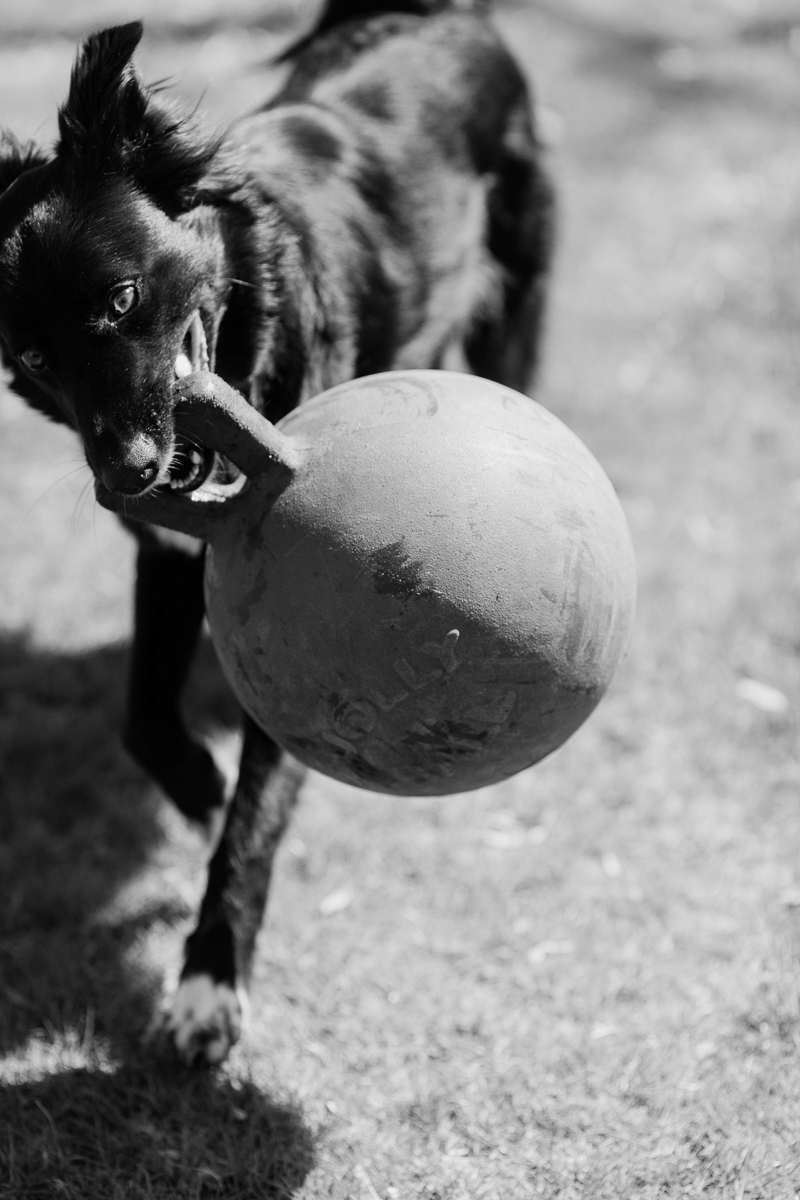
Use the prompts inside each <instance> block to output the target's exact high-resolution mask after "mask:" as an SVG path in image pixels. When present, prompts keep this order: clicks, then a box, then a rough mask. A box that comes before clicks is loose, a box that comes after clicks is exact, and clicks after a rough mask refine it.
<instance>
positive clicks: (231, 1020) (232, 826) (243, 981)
mask: <svg viewBox="0 0 800 1200" xmlns="http://www.w3.org/2000/svg"><path fill="white" fill-rule="evenodd" d="M303 775H304V770H303V768H302V767H301V766H300V764H299V763H297V762H296V761H295V760H294V759H292V758H291V757H289V756H288V755H286V754H284V753H283V752H282V751H281V750H280V749H279V748H278V747H277V746H276V745H275V743H274V742H273V741H272V740H271V739H270V738H269V737H268V736H267V735H266V734H265V733H263V732H262V731H261V730H260V729H259V728H258V727H257V726H256V725H255V724H254V723H253V722H252V721H250V720H249V719H248V718H245V730H244V744H243V747H242V762H241V767H240V772H239V782H238V784H237V785H236V791H235V793H234V796H233V800H232V802H231V806H230V809H229V811H228V815H227V820H226V823H225V829H224V831H223V834H222V838H221V840H220V843H219V846H218V847H217V850H216V852H215V854H214V856H213V858H212V859H211V863H210V864H209V872H208V886H207V890H206V895H205V898H204V900H203V904H202V907H201V909H200V917H199V920H198V923H197V928H196V929H195V931H194V933H192V934H191V936H190V937H189V938H188V940H187V943H186V961H185V965H184V968H183V972H182V975H181V982H180V986H179V988H178V991H177V994H176V996H175V998H174V1001H173V1005H172V1012H171V1014H170V1017H169V1020H168V1023H167V1029H168V1031H169V1033H170V1034H171V1035H172V1038H173V1040H174V1042H175V1046H176V1048H177V1051H178V1053H179V1055H180V1057H181V1058H182V1059H183V1060H184V1062H186V1063H187V1064H189V1065H194V1064H201V1065H202V1064H213V1063H218V1062H221V1061H222V1060H223V1059H224V1058H225V1057H226V1055H227V1053H228V1051H229V1050H230V1048H231V1046H232V1045H233V1043H234V1042H235V1041H236V1040H237V1039H238V1037H239V1034H240V1033H241V1029H242V1022H243V1020H244V1017H245V1013H246V1006H247V1000H246V993H245V990H244V989H245V988H246V986H247V984H248V983H249V978H250V969H251V966H252V961H253V952H254V949H255V943H256V936H257V934H258V930H259V928H260V926H261V921H262V918H263V915H264V907H265V905H266V901H267V892H268V889H269V882H270V877H271V875H272V862H273V858H274V855H275V851H276V850H277V848H278V844H279V842H280V839H281V836H282V834H283V832H284V830H285V828H286V825H287V823H288V820H289V816H290V814H291V811H292V809H293V807H294V804H295V801H296V799H297V792H298V789H299V787H300V784H301V782H302V780H303Z"/></svg>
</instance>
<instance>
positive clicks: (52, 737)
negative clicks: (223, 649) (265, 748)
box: [0, 638, 312, 1200]
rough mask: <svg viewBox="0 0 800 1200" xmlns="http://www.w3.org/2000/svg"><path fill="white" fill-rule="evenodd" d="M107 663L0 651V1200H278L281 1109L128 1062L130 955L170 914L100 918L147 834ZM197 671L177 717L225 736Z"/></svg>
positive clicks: (148, 797)
mask: <svg viewBox="0 0 800 1200" xmlns="http://www.w3.org/2000/svg"><path fill="white" fill-rule="evenodd" d="M125 657H126V654H125V651H124V650H123V649H120V648H103V649H100V650H95V651H91V652H88V653H86V654H76V655H68V654H59V653H50V652H41V651H39V650H35V649H33V648H31V647H30V646H29V645H28V644H27V643H26V642H25V640H24V639H22V638H5V639H2V638H0V779H2V784H1V785H0V786H1V787H2V793H1V796H2V798H1V799H0V1054H2V1056H3V1059H4V1062H3V1063H0V1130H2V1135H0V1197H4V1198H5V1197H12V1196H13V1197H14V1200H28V1198H29V1197H30V1198H33V1197H39V1196H42V1197H44V1196H53V1195H59V1196H66V1197H70V1196H75V1197H79V1196H80V1197H81V1200H84V1198H86V1197H94V1196H103V1197H109V1198H111V1197H115V1196H125V1197H139V1196H141V1197H145V1196H146V1197H161V1196H164V1197H167V1196H169V1197H173V1196H175V1197H178V1196H191V1197H197V1196H205V1195H209V1196H211V1195H222V1196H236V1197H250V1196H252V1197H256V1196H258V1197H259V1198H261V1197H276V1198H277V1197H290V1196H292V1195H293V1194H294V1192H295V1191H296V1190H297V1188H298V1187H299V1186H300V1185H301V1183H302V1180H303V1178H304V1177H305V1175H306V1173H307V1172H308V1170H309V1168H310V1165H311V1159H312V1139H311V1134H310V1133H309V1131H308V1130H307V1128H306V1127H305V1126H304V1124H303V1122H302V1120H301V1119H300V1117H299V1116H298V1115H297V1114H296V1113H295V1112H294V1111H293V1110H292V1109H291V1108H288V1107H286V1106H283V1105H280V1104H277V1103H275V1102H273V1101H272V1100H271V1099H270V1098H269V1097H266V1096H263V1095H261V1094H260V1093H259V1092H258V1090H257V1089H256V1088H254V1087H252V1086H251V1085H249V1084H244V1085H240V1084H237V1083H236V1082H235V1081H233V1080H231V1079H229V1078H225V1077H223V1076H222V1075H203V1074H200V1075H198V1074H196V1073H192V1072H188V1071H184V1070H183V1069H182V1068H179V1067H178V1066H177V1065H174V1064H171V1063H166V1062H160V1061H158V1060H157V1058H156V1057H155V1055H154V1054H152V1055H151V1054H150V1053H144V1052H143V1050H142V1043H141V1034H142V1033H143V1031H144V1030H145V1029H146V1027H147V1026H148V1024H149V1023H150V1020H151V1018H152V1014H153V1012H154V1009H155V1008H156V1005H157V1002H158V997H159V993H160V988H161V980H160V979H159V978H158V977H157V973H156V972H150V973H148V971H147V969H146V968H141V967H139V966H136V965H133V963H132V959H131V952H132V951H134V957H138V958H141V955H137V954H136V953H135V952H136V946H137V943H139V942H141V940H142V939H144V938H146V937H147V936H148V934H149V933H150V931H151V930H152V928H153V927H154V926H157V925H160V926H161V928H162V930H163V927H164V925H169V924H170V923H174V922H176V921H183V920H184V919H185V917H186V916H187V915H188V911H187V908H186V906H185V903H184V902H183V901H182V900H180V899H179V898H174V897H173V894H172V893H171V892H170V891H169V889H167V888H166V887H165V888H164V891H163V894H161V893H160V892H159V891H158V889H156V894H152V885H151V890H150V892H148V894H147V895H146V896H145V897H144V903H142V898H141V897H139V899H138V902H137V904H136V906H135V910H134V911H133V912H132V913H131V912H127V913H126V912H125V911H124V906H123V907H122V908H120V907H119V906H118V905H117V906H115V904H114V901H115V898H116V897H117V896H118V894H119V892H120V890H121V889H122V888H123V887H124V885H126V884H129V883H131V882H132V881H134V880H135V879H136V876H137V875H138V874H139V873H141V872H142V871H143V870H144V868H145V867H146V865H147V863H148V861H149V860H150V858H151V856H152V855H153V853H154V852H155V851H156V850H157V848H158V846H159V844H160V842H161V840H162V836H163V835H162V827H161V824H160V822H159V819H158V808H159V805H160V804H161V800H160V798H159V797H158V795H157V793H156V792H155V790H154V789H153V788H152V787H151V786H150V785H149V783H148V781H147V780H146V779H145V777H144V776H143V775H142V774H141V773H140V772H138V771H137V769H136V768H135V767H134V766H133V764H132V763H130V762H129V760H128V759H127V757H126V756H125V754H124V752H123V751H122V749H121V748H120V746H119V739H118V730H119V726H120V722H121V715H122V706H123V688H124V678H125ZM201 659H202V665H201V668H200V670H199V671H198V672H197V678H196V680H195V681H194V682H195V689H194V690H195V693H196V695H197V697H198V699H196V701H195V703H194V705H193V708H194V709H195V710H196V712H195V713H194V714H193V715H195V717H196V716H200V718H201V721H202V723H204V724H206V725H208V724H209V723H216V724H219V723H220V722H223V723H229V722H230V721H231V720H232V719H233V718H234V715H235V709H234V708H233V706H232V704H231V702H230V700H229V698H228V694H227V690H226V689H224V687H223V686H222V685H221V684H220V682H219V677H218V674H217V672H216V670H215V667H214V664H213V658H212V656H211V654H210V653H209V652H208V651H207V650H206V653H205V654H204V655H203V656H201ZM133 886H135V884H134V885H133ZM98 1048H99V1049H98Z"/></svg>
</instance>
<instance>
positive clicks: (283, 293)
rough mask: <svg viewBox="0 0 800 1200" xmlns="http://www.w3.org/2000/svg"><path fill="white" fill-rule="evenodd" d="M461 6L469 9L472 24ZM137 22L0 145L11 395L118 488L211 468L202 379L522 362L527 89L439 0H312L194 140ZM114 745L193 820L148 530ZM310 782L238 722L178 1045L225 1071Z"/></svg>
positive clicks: (305, 393)
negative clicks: (119, 734)
mask: <svg viewBox="0 0 800 1200" xmlns="http://www.w3.org/2000/svg"><path fill="white" fill-rule="evenodd" d="M474 7H477V6H474ZM141 32H142V30H141V25H140V24H130V25H124V26H121V27H119V28H114V29H109V30H106V31H105V32H102V33H99V34H96V35H95V36H93V37H91V38H89V40H88V41H87V42H86V43H85V45H84V46H83V48H82V51H81V53H80V55H79V57H78V59H77V62H76V64H75V67H74V70H73V74H72V81H71V86H70V91H69V97H68V99H67V101H66V103H65V105H64V106H63V108H62V109H61V111H60V113H59V134H60V136H59V141H58V144H57V145H56V147H55V150H54V152H53V153H52V154H47V153H45V152H43V151H41V150H39V149H37V148H35V147H33V146H21V145H20V144H19V143H17V142H15V141H14V140H13V139H12V138H10V137H7V138H6V139H5V140H4V141H3V142H2V143H0V350H2V357H3V362H4V364H5V366H6V367H7V369H8V370H9V371H10V373H11V386H12V387H13V388H14V390H15V391H16V392H18V393H19V394H20V395H21V396H23V397H24V398H25V399H26V400H27V401H29V402H30V403H31V404H32V405H34V406H35V407H36V408H38V409H40V410H41V411H42V412H43V413H45V414H46V415H47V416H48V417H51V418H52V419H54V420H56V421H63V422H67V423H68V424H69V425H71V426H72V427H73V428H75V429H76V430H77V431H78V433H79V434H80V436H81V438H82V440H83V444H84V447H85V453H86V458H87V460H88V462H89V464H90V466H91V468H92V470H93V471H94V473H95V475H96V477H97V479H98V480H99V481H100V483H101V484H102V485H103V486H104V487H105V488H106V489H108V491H110V492H111V493H114V494H116V495H117V496H125V497H136V496H139V495H141V494H143V493H144V492H146V491H148V490H150V489H152V488H155V487H163V488H173V489H177V490H183V491H187V490H191V489H193V488H195V487H198V486H199V485H200V484H202V483H203V482H204V481H205V480H206V479H207V478H208V477H209V475H210V474H211V473H212V472H215V471H225V470H226V469H227V468H226V465H225V463H224V461H223V462H220V460H219V459H218V458H215V456H214V455H213V454H211V452H209V451H205V450H204V449H203V448H202V447H200V448H197V447H191V446H189V445H187V444H185V443H183V442H182V441H181V440H180V438H179V437H177V436H176V433H175V425H174V409H175V389H174V386H173V385H174V383H175V380H176V377H177V378H181V377H183V376H185V375H188V374H190V373H191V372H193V371H194V370H198V369H211V370H213V371H215V372H216V373H217V374H219V375H221V376H222V377H223V378H224V379H226V380H227V381H228V382H229V383H231V384H232V385H234V386H235V387H236V388H238V389H239V390H240V391H242V392H243V393H244V395H245V396H246V397H247V398H248V399H249V400H250V402H251V403H252V404H254V405H256V406H257V407H258V408H260V409H262V410H263V411H265V412H266V413H267V414H268V415H269V417H270V418H271V419H272V420H277V419H279V418H280V417H281V416H282V415H284V414H285V413H286V412H288V411H289V410H290V409H291V408H292V407H293V406H294V405H296V404H298V403H301V402H302V401H303V400H304V399H305V398H307V397H309V396H311V395H314V394H315V393H317V392H320V391H322V390H323V389H325V388H328V387H330V386H332V385H333V384H337V383H341V382H343V381H346V380H347V379H350V378H352V377H354V376H357V375H362V374H367V373H370V372H374V371H385V370H389V369H392V368H400V367H434V368H436V367H448V368H457V369H464V370H469V371H472V372H474V373H476V374H480V375H483V376H486V377H487V378H491V379H497V380H500V381H501V382H503V383H507V384H509V385H511V386H512V387H516V388H518V389H523V390H524V388H525V387H526V386H527V385H528V382H529V378H530V375H531V372H532V369H533V367H534V365H535V359H536V350H537V341H538V335H539V326H540V316H541V310H542V303H543V295H544V287H545V277H546V272H547V265H548V258H549V253H550V243H551V209H552V205H551V194H550V189H549V186H548V183H547V179H546V176H545V174H544V173H543V171H542V168H541V163H540V152H539V148H538V145H537V142H536V140H535V137H534V134H533V131H532V124H531V114H530V107H529V100H528V95H527V91H526V86H525V82H524V80H523V78H522V75H521V73H520V71H519V69H518V68H517V66H516V65H515V63H514V61H513V60H512V59H511V57H510V56H509V54H508V53H507V51H506V50H505V49H504V48H503V46H502V44H501V43H500V42H499V40H498V38H497V36H496V34H495V33H494V32H493V31H492V29H491V27H490V26H489V24H488V23H487V22H486V21H485V20H484V19H483V17H482V16H481V15H479V14H478V13H476V12H466V11H462V9H458V10H456V9H455V8H453V7H451V6H450V5H449V4H448V3H446V0H442V2H437V0H394V2H393V0H330V2H329V3H328V4H327V7H326V8H325V10H324V13H323V16H322V18H321V20H320V22H319V23H318V25H317V27H316V29H315V30H314V32H313V33H312V34H310V35H308V36H307V37H305V38H303V40H302V41H301V42H300V43H298V44H297V45H296V46H295V47H294V48H293V49H292V50H290V51H289V52H288V53H287V54H286V55H285V56H284V57H285V58H286V59H287V60H288V61H289V62H290V64H291V70H290V73H289V76H288V80H287V82H286V83H285V84H284V86H283V88H282V90H281V91H280V94H279V95H277V96H276V97H275V98H274V99H273V100H271V101H270V102H269V103H268V104H267V105H265V107H264V108H262V109H260V110H259V111H258V112H256V113H255V114H253V115H252V116H250V117H248V118H247V119H245V120H242V121H240V122H239V123H237V124H236V125H235V126H234V127H233V128H232V129H230V130H229V131H228V132H227V133H226V134H225V135H224V136H221V137H218V138H210V137H207V136H203V135H201V134H200V133H198V132H197V130H196V129H194V128H193V127H192V126H191V125H190V124H189V123H188V122H187V121H186V120H185V119H184V118H181V117H179V116H176V115H175V114H174V113H173V112H172V111H171V110H170V109H168V108H167V107H166V106H165V105H164V104H163V103H162V102H161V101H158V100H156V99H155V98H154V97H153V94H152V93H151V92H150V91H148V90H147V89H146V88H145V87H143V85H142V84H141V83H140V81H139V79H138V78H137V76H136V74H135V72H134V70H133V68H132V66H131V57H132V55H133V52H134V50H135V48H136V45H137V43H138V41H139V39H140V37H141ZM134 532H135V534H136V536H137V538H138V543H139V544H138V577H137V583H136V605H135V634H134V640H133V650H132V664H131V676H130V691H129V702H128V715H127V721H126V726H125V734H124V736H125V744H126V746H127V747H128V749H129V750H130V751H131V752H132V754H133V755H134V756H135V757H136V758H137V759H138V761H139V762H140V763H141V764H143V766H145V767H146V768H147V770H148V771H150V772H151V774H152V775H153V776H154V777H155V778H156V779H157V780H158V782H159V783H160V784H161V786H162V787H163V788H164V790H165V791H166V792H167V794H168V795H169V796H170V797H171V798H172V799H173V800H174V802H175V803H176V804H177V805H178V807H179V808H180V810H181V811H182V812H183V813H185V814H186V816H187V817H190V818H194V819H195V820H198V821H202V822H205V823H206V824H208V825H211V824H212V823H213V818H214V817H215V816H217V817H219V816H221V814H222V813H223V812H224V800H225V795H224V793H225V785H224V781H223V777H222V775H221V773H220V771H219V770H218V768H217V766H216V765H215V763H214V760H213V759H212V757H211V755H210V754H209V752H208V751H207V750H206V749H205V747H203V746H202V745H201V744H200V743H199V742H198V741H196V740H193V739H192V737H191V736H190V735H189V734H188V733H187V731H186V729H185V727H184V724H183V721H182V719H181V716H180V705H179V701H180V694H181V690H182V687H183V683H184V681H185V678H186V674H187V670H188V667H189V663H190V659H191V657H192V653H193V650H194V647H195V644H196V641H197V637H198V634H199V631H200V626H201V622H202V619H203V599H202V588H201V580H202V573H203V555H202V546H201V545H199V544H197V543H193V542H192V541H191V540H190V539H188V538H183V539H182V538H181V537H180V535H176V534H170V533H167V532H166V531H163V530H159V529H157V528H152V527H144V526H139V527H137V528H136V529H135V530H134ZM300 781H301V771H300V768H299V767H298V766H297V764H295V763H294V761H293V760H291V759H289V758H288V757H287V756H284V755H282V754H281V752H280V751H279V749H278V747H277V746H275V745H274V743H273V742H272V741H271V740H270V739H269V738H268V737H267V736H266V735H265V734H264V733H263V732H262V731H261V730H259V729H258V728H256V727H255V726H254V725H253V724H252V722H249V721H245V730H244V744H243V752H242V759H241V766H240V773H239V779H238V783H237V785H236V789H235V793H234V795H233V799H232V801H231V804H230V807H229V809H228V813H227V817H226V819H225V824H224V832H223V834H222V837H221V840H220V842H219V845H218V847H217V850H216V852H215V853H214V855H213V858H212V859H211V863H210V868H209V877H208V888H207V891H206V895H205V899H204V901H203V905H202V909H201V912H200V916H199V921H198V925H197V928H196V929H195V931H194V933H192V935H191V937H190V938H189V939H188V943H187V948H186V959H185V965H184V968H183V973H182V977H181V984H180V987H179V990H178V992H177V995H176V996H175V997H174V1000H173V1003H172V1011H171V1017H170V1020H169V1028H170V1030H171V1033H172V1035H173V1037H174V1040H175V1043H176V1045H177V1048H178V1051H179V1053H180V1054H181V1056H182V1057H183V1058H184V1059H185V1060H187V1061H189V1062H193V1061H206V1062H217V1061H219V1060H221V1059H222V1058H224V1056H225V1054H226V1053H227V1051H228V1049H229V1047H230V1046H231V1044H232V1043H233V1042H234V1041H235V1040H236V1038H237V1037H238V1035H239V1032H240V1028H241V1021H242V1011H243V1007H242V1006H243V1004H244V993H243V991H242V988H243V986H244V985H245V984H246V982H247V978H248V974H249V969H250V965H251V960H252V955H253V947H254V943H255V938H256V934H257V932H258V928H259V925H260V923H261V919H262V915H263V910H264V905H265V902H266V895H267V889H268V885H269V876H270V870H271V863H272V858H273V854H274V851H275V848H276V846H277V844H278V841H279V839H280V836H281V834H282V832H283V830H284V828H285V825H286V823H287V820H288V816H289V813H290V811H291V808H292V805H293V803H294V800H295V796H296V793H297V789H298V785H299V783H300Z"/></svg>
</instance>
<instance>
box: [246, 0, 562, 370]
mask: <svg viewBox="0 0 800 1200" xmlns="http://www.w3.org/2000/svg"><path fill="white" fill-rule="evenodd" d="M353 7H354V6H353V5H352V4H349V3H339V4H338V5H337V4H334V5H329V6H328V9H326V11H325V13H324V14H323V17H322V19H321V21H320V24H319V26H318V29H317V31H315V32H314V33H313V34H312V35H309V36H308V37H307V38H306V39H304V40H303V42H301V43H300V45H299V46H298V47H296V48H294V49H293V50H292V51H290V52H289V53H288V54H287V56H286V57H287V58H289V60H290V61H291V63H292V70H291V73H290V75H289V78H288V80H287V81H286V83H285V85H284V87H283V88H282V90H281V91H280V93H279V94H278V95H277V96H276V97H274V98H273V99H272V100H271V101H270V103H269V104H268V105H266V106H265V107H264V109H262V110H261V112H259V113H257V114H255V115H254V116H253V117H251V118H249V119H248V120H247V121H245V122H243V123H242V124H241V125H239V126H238V127H237V128H236V130H235V131H234V138H235V140H236V141H237V142H241V143H243V144H244V145H245V146H246V148H247V160H248V164H249V169H250V170H252V171H255V173H256V174H257V175H258V176H259V177H260V178H261V179H262V180H263V185H264V188H265V190H266V191H267V192H268V193H269V194H270V196H272V197H274V198H275V199H276V200H277V202H278V204H279V205H280V207H281V209H282V210H283V212H284V213H286V214H288V215H289V217H290V219H291V220H293V222H294V224H295V226H296V227H297V228H298V229H299V230H300V231H301V233H302V236H303V238H304V240H305V244H306V246H307V248H308V251H309V253H310V254H312V255H313V256H314V257H315V258H316V259H317V260H318V269H317V272H316V274H317V276H318V278H320V279H322V280H324V281H325V282H324V291H325V292H326V293H327V296H325V295H323V296H322V301H323V305H324V307H326V308H327V310H328V312H329V314H330V315H331V319H332V320H333V321H334V324H335V326H336V327H335V329H334V330H332V331H331V334H330V337H329V339H328V343H329V346H330V347H331V354H329V355H327V356H325V355H324V354H323V355H322V356H321V357H320V359H319V369H318V370H314V371H312V372H311V373H310V374H309V376H308V377H307V378H306V380H305V386H304V389H303V391H304V394H313V392H314V391H318V390H320V388H322V387H327V386H330V385H331V384H332V383H335V382H339V381H340V380H341V379H342V378H346V377H348V376H349V375H352V374H363V373H366V372H370V371H378V370H385V369H389V368H399V367H442V366H449V367H458V368H462V369H468V370H472V371H475V372H476V373H478V374H482V375H485V376H488V377H492V378H497V379H500V380H501V381H502V382H506V383H508V384H511V385H512V386H516V387H518V388H524V387H525V385H526V383H527V382H528V379H529V376H530V373H531V369H532V367H533V365H534V363H535V359H536V352H537V348H538V339H539V324H540V317H541V308H542V298H543V284H544V277H545V274H546V269H547V265H548V261H549V255H550V248H551V196H550V190H549V186H548V183H547V178H546V175H545V173H544V171H543V169H542V166H541V154H540V150H539V147H538V145H537V143H536V139H535V136H534V132H533V129H532V121H531V112H530V102H529V97H528V91H527V88H526V84H525V80H524V78H523V77H522V74H521V72H520V71H519V69H518V67H517V65H516V63H515V62H514V60H513V58H512V57H511V56H510V55H509V53H508V52H507V50H506V49H505V47H504V45H503V44H502V42H501V41H500V39H499V38H498V37H497V35H496V33H495V32H494V30H493V29H492V27H491V26H490V25H489V24H488V22H486V21H485V20H483V19H481V18H480V17H479V16H477V15H474V14H472V13H467V12H461V11H454V10H452V9H450V8H449V7H448V6H446V5H442V6H440V7H441V10H442V11H439V12H437V13H435V14H434V15H422V13H423V12H427V10H428V9H429V8H430V7H431V6H430V5H424V4H415V3H413V2H412V0H410V2H409V3H407V4H406V5H405V9H406V10H411V9H416V10H419V12H418V14H416V15H415V13H414V12H411V11H403V12H396V11H385V10H394V9H396V8H398V7H403V6H402V5H401V4H393V3H391V0H385V2H380V0H379V2H376V3H369V2H368V0H365V3H363V4H361V5H360V6H358V7H359V8H360V11H361V12H362V13H363V12H364V11H365V10H366V9H369V10H370V12H371V15H370V16H369V18H368V19H363V18H362V17H360V18H359V19H358V20H354V19H349V20H342V19H341V18H343V17H344V15H345V12H346V11H349V12H350V13H351V16H352V8H353ZM332 10H336V11H332ZM337 15H338V18H339V20H340V23H337V21H336V20H335V18H336V17H337ZM326 300H327V304H326V303H325V302H326ZM334 347H335V350H334Z"/></svg>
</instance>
